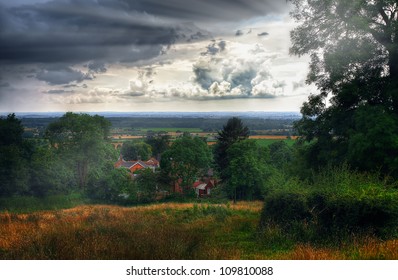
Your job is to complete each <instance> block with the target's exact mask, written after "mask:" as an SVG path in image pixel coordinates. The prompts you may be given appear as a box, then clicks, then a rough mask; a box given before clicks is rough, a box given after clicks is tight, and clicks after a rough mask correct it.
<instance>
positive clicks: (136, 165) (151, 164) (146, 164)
mask: <svg viewBox="0 0 398 280" xmlns="http://www.w3.org/2000/svg"><path fill="white" fill-rule="evenodd" d="M114 166H115V168H119V167H125V168H127V169H129V170H130V172H131V173H134V172H136V171H138V170H141V169H145V168H150V169H152V171H155V169H156V168H158V167H159V161H157V160H156V159H155V158H150V159H149V160H147V161H142V160H132V161H126V160H124V159H123V157H122V155H120V156H119V160H118V161H117V162H116V163H115V164H114Z"/></svg>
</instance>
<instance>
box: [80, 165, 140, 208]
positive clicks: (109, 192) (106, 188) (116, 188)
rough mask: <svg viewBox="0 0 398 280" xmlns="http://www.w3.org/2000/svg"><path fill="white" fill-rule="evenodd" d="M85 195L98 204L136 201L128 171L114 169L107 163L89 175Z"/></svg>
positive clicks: (134, 190)
mask: <svg viewBox="0 0 398 280" xmlns="http://www.w3.org/2000/svg"><path fill="white" fill-rule="evenodd" d="M86 194H87V196H88V197H89V198H91V199H93V200H96V201H100V202H107V203H127V202H134V201H135V200H136V195H137V190H136V188H135V186H134V183H133V180H132V179H131V173H130V172H129V171H128V170H126V169H124V168H114V167H113V166H112V164H110V163H109V164H107V165H106V166H105V167H104V168H103V169H102V170H97V172H91V173H90V178H89V184H88V187H87V189H86Z"/></svg>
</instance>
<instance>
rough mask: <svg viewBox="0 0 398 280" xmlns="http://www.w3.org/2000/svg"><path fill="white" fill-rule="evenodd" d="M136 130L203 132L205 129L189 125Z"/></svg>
mask: <svg viewBox="0 0 398 280" xmlns="http://www.w3.org/2000/svg"><path fill="white" fill-rule="evenodd" d="M136 130H140V131H143V132H147V131H154V132H160V131H165V132H176V131H181V132H191V133H198V132H202V131H203V130H202V129H200V128H188V127H150V128H137V129H136Z"/></svg>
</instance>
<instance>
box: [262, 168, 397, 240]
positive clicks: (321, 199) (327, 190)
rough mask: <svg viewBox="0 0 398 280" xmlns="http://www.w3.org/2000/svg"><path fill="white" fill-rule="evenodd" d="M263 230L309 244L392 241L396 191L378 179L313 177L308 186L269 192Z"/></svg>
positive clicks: (345, 174)
mask: <svg viewBox="0 0 398 280" xmlns="http://www.w3.org/2000/svg"><path fill="white" fill-rule="evenodd" d="M261 225H262V226H263V227H268V226H275V225H278V226H279V227H280V228H282V229H283V230H284V231H285V232H286V233H287V234H292V233H293V235H296V236H297V237H299V238H311V239H313V240H320V239H329V238H332V239H333V238H337V239H338V238H345V237H347V236H349V235H350V234H357V233H371V234H376V235H379V236H382V237H387V236H395V235H396V234H398V232H397V226H398V190H397V188H396V185H391V184H390V183H388V182H387V181H381V180H380V179H378V178H377V177H376V176H369V175H367V174H361V173H357V172H353V171H350V170H349V169H348V168H347V167H344V166H343V167H341V168H334V169H333V168H332V169H329V170H327V171H325V172H321V173H319V174H317V175H315V177H314V182H313V183H312V184H308V183H305V182H299V181H296V184H295V185H294V186H293V184H282V185H280V186H279V187H276V188H275V189H273V190H272V191H270V192H269V194H268V195H267V196H266V199H265V202H264V208H263V212H262V216H261Z"/></svg>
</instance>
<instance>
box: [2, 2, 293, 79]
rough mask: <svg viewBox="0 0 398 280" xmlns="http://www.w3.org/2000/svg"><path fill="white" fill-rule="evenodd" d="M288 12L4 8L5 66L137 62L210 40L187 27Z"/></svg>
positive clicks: (52, 5) (143, 6)
mask: <svg viewBox="0 0 398 280" xmlns="http://www.w3.org/2000/svg"><path fill="white" fill-rule="evenodd" d="M32 2H33V1H32ZM285 10H286V2H285V1H280V0H167V1H164V0H136V1H128V0H118V1H117V0H113V1H111V0H97V1H94V0H62V1H61V0H59V1H50V2H47V3H38V4H30V5H23V6H17V7H11V8H10V7H5V6H1V5H0V61H3V62H6V63H54V62H57V63H60V62H64V63H80V62H86V61H90V60H99V62H96V63H99V64H101V65H104V63H106V62H109V63H111V62H135V61H138V60H142V59H149V58H152V57H155V56H157V55H159V54H160V53H162V50H163V49H164V47H167V46H169V45H171V44H173V43H175V42H176V41H178V40H182V39H183V40H186V41H189V40H203V39H205V38H206V39H208V36H207V34H206V33H205V32H203V31H201V30H200V29H199V28H197V27H195V25H194V24H192V23H191V24H190V25H189V28H186V26H188V25H187V24H186V23H187V22H193V23H195V22H196V23H211V22H230V21H233V22H236V21H239V20H245V19H249V18H252V17H256V16H263V15H266V14H268V13H271V12H274V13H279V12H283V11H285ZM98 69H102V70H104V69H105V68H103V67H100V68H98ZM102 70H101V71H102Z"/></svg>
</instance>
